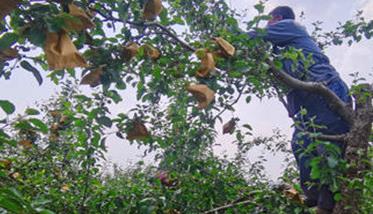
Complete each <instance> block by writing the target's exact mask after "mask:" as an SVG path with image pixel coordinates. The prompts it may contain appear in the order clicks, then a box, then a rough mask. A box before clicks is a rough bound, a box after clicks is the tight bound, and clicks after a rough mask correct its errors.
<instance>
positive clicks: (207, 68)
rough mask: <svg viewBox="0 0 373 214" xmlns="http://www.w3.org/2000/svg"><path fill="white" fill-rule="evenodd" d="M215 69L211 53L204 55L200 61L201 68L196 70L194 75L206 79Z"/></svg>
mask: <svg viewBox="0 0 373 214" xmlns="http://www.w3.org/2000/svg"><path fill="white" fill-rule="evenodd" d="M214 69H215V60H214V55H213V54H212V53H206V54H205V56H204V57H203V58H202V60H201V67H200V68H199V69H198V71H197V73H196V75H197V76H198V77H207V76H208V75H209V74H210V72H211V71H213V70H214Z"/></svg>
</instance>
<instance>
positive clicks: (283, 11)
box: [267, 6, 295, 25]
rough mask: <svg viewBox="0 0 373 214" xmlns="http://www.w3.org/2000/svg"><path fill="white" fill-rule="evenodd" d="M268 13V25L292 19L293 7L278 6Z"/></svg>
mask: <svg viewBox="0 0 373 214" xmlns="http://www.w3.org/2000/svg"><path fill="white" fill-rule="evenodd" d="M269 15H270V16H271V17H272V18H271V19H270V20H268V23H267V24H268V25H272V24H275V23H277V22H279V21H281V20H284V19H292V20H295V14H294V11H293V9H291V7H288V6H279V7H276V8H275V9H273V10H272V11H271V12H270V13H269Z"/></svg>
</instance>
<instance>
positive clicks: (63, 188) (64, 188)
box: [61, 184, 70, 192]
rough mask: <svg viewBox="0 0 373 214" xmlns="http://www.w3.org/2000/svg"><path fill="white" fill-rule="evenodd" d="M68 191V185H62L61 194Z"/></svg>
mask: <svg viewBox="0 0 373 214" xmlns="http://www.w3.org/2000/svg"><path fill="white" fill-rule="evenodd" d="M69 190H70V187H69V185H67V184H64V185H62V187H61V192H67V191H69Z"/></svg>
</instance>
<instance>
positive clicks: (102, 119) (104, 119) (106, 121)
mask: <svg viewBox="0 0 373 214" xmlns="http://www.w3.org/2000/svg"><path fill="white" fill-rule="evenodd" d="M96 121H97V122H98V123H99V124H102V125H104V126H106V127H109V128H110V127H111V126H112V125H113V122H112V121H111V119H110V118H108V117H106V116H102V117H99V118H97V119H96Z"/></svg>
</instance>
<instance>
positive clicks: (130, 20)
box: [0, 0, 373, 214]
mask: <svg viewBox="0 0 373 214" xmlns="http://www.w3.org/2000/svg"><path fill="white" fill-rule="evenodd" d="M70 2H71V1H67V0H63V1H57V0H46V1H20V2H19V5H18V8H14V10H12V12H11V13H10V14H9V16H7V17H6V18H5V19H4V20H2V21H1V23H0V30H1V36H0V53H5V52H4V51H5V50H8V49H9V48H11V49H16V50H17V54H16V55H15V56H14V55H13V56H12V57H11V58H9V57H10V56H9V55H7V58H4V57H3V56H2V55H1V54H0V68H1V73H0V77H3V78H4V79H10V78H11V75H12V73H13V72H14V71H15V69H19V70H21V69H24V70H25V71H28V72H30V73H31V74H32V75H33V76H34V77H35V79H36V81H37V82H38V83H39V84H42V83H43V78H45V76H47V77H48V78H50V79H51V80H52V81H54V83H55V84H57V85H59V86H60V88H61V92H60V93H59V95H58V97H56V98H53V99H51V100H50V101H49V102H47V103H42V104H40V105H39V106H37V107H34V108H29V109H27V110H26V111H25V113H24V114H22V115H18V116H14V115H13V116H12V114H13V113H14V112H15V106H14V105H13V104H12V103H11V102H9V101H7V100H0V108H1V109H2V110H3V111H4V112H5V113H6V115H7V116H6V117H5V118H1V119H2V120H1V124H3V126H2V127H1V129H0V149H1V151H2V153H1V154H0V160H1V162H0V177H1V179H0V207H1V209H0V212H1V213H7V212H9V213H12V212H13V213H52V211H53V212H55V213H170V214H171V213H178V212H181V213H201V212H204V211H208V210H211V209H214V208H216V207H219V206H224V205H227V204H228V205H229V204H235V203H240V202H245V203H242V204H241V205H237V206H233V207H232V208H228V209H227V210H226V212H227V213H289V212H290V213H307V212H312V211H310V210H309V209H308V208H306V207H305V206H304V205H301V204H299V203H298V202H297V201H296V200H290V199H288V198H287V197H285V195H284V194H283V193H282V192H283V189H282V188H280V187H277V186H276V185H272V184H271V183H270V181H269V179H268V178H266V175H265V174H266V173H265V171H264V167H263V162H265V160H264V158H263V159H261V160H258V161H257V162H255V163H251V164H250V163H248V161H247V159H246V158H245V156H246V155H247V152H248V151H249V150H250V149H252V148H253V147H255V146H262V147H264V148H265V149H267V150H269V151H270V152H271V153H276V152H285V153H287V154H288V153H289V151H287V150H286V148H285V147H286V146H285V144H284V141H283V139H282V136H281V134H280V133H275V134H274V136H272V137H267V138H254V137H251V126H250V125H249V124H245V125H243V126H242V127H240V126H239V125H236V124H239V117H238V116H235V117H234V118H233V120H234V121H235V122H236V123H235V130H233V131H231V133H232V134H233V135H234V137H235V141H234V145H235V146H237V148H238V151H237V154H236V157H235V158H233V159H232V160H229V159H226V158H220V157H217V156H216V155H215V154H214V152H213V147H214V145H216V144H217V143H218V142H216V137H217V134H218V133H217V131H216V130H215V125H216V123H217V122H218V121H220V122H223V121H222V120H223V119H222V114H223V113H224V112H226V111H230V112H234V105H235V104H236V103H237V102H238V101H239V100H240V99H241V98H244V99H245V100H246V102H247V103H250V101H251V97H253V96H257V97H259V98H263V97H269V98H273V97H281V96H282V95H283V93H284V92H285V91H286V90H287V88H286V87H285V86H281V87H280V88H277V87H274V84H273V83H274V81H275V80H274V78H273V76H272V75H271V74H270V72H269V65H268V64H267V63H266V59H268V58H271V57H272V56H271V55H270V53H271V45H270V44H267V43H265V42H264V41H262V40H261V39H250V38H249V36H248V35H247V34H246V33H244V32H242V30H241V29H240V27H239V23H238V21H237V17H238V14H236V12H235V11H233V10H231V9H230V8H229V7H228V6H227V4H226V3H225V1H223V0H215V1H200V0H197V1H196V0H184V1H180V0H168V1H163V10H162V11H161V12H160V14H159V17H158V18H157V19H156V20H155V21H146V22H144V20H143V13H142V11H143V8H144V5H145V1H143V0H140V1H109V0H103V1H85V0H81V1H74V2H75V4H76V6H78V7H79V8H82V10H83V11H84V13H85V16H86V18H87V17H88V19H92V21H93V23H94V27H92V26H93V24H92V25H90V26H91V27H90V28H87V29H84V30H76V29H74V28H73V26H74V25H72V23H75V24H84V22H83V21H84V20H83V21H82V19H80V18H81V17H80V18H79V17H76V16H73V15H72V14H71V11H70V13H69V5H68V4H69V3H70ZM0 8H1V7H0ZM255 8H256V9H257V11H258V15H257V16H255V18H254V19H253V20H251V21H250V22H248V23H247V26H246V27H247V29H245V30H251V29H254V28H255V29H256V30H257V31H259V32H260V31H263V30H262V29H260V28H258V29H257V27H258V25H259V23H260V22H261V21H263V20H267V19H268V16H266V15H264V14H263V11H264V4H263V3H259V4H257V5H255ZM79 19H80V20H79ZM358 21H359V22H358V23H354V22H348V23H346V24H345V25H343V26H341V28H339V30H342V33H343V35H345V37H343V38H350V37H351V36H352V38H354V40H356V41H360V40H361V38H360V37H361V35H364V36H365V37H366V38H368V39H369V38H370V37H371V34H372V29H373V26H372V24H371V23H372V22H366V20H364V19H360V20H358ZM176 28H178V29H181V30H178V31H175V30H173V29H176ZM61 32H63V35H64V37H62V36H61V35H60V34H61ZM48 33H56V34H58V36H60V37H59V38H60V40H58V41H54V42H55V44H54V43H53V45H51V44H49V42H50V41H49V40H48V35H50V34H48ZM263 33H264V32H263ZM66 36H67V37H68V38H70V39H72V42H71V41H70V40H69V39H66ZM216 37H221V38H224V39H225V40H226V41H227V42H229V43H230V44H232V46H234V47H235V51H236V54H235V55H234V56H233V57H224V56H219V55H217V54H216V55H217V56H215V57H214V60H215V61H216V69H212V70H211V71H210V73H209V76H208V77H207V78H201V77H198V76H196V72H197V70H198V69H199V68H200V62H199V60H198V57H199V56H196V55H199V54H196V55H194V54H193V52H194V50H197V49H199V50H201V49H202V50H203V49H207V50H208V52H216V51H218V50H219V48H220V47H219V45H217V44H216V42H214V40H213V38H216ZM62 38H64V39H62ZM327 38H331V36H330V35H327ZM343 38H341V39H343ZM62 40H63V41H64V42H61V41H62ZM132 43H137V44H138V45H139V47H138V50H137V48H136V51H135V52H136V54H134V55H133V56H132V55H131V53H132V52H131V51H133V50H134V49H133V48H134V46H132V49H128V47H130V44H132ZM47 45H49V46H53V47H54V46H60V49H58V48H57V49H58V50H59V51H58V50H57V51H56V53H54V52H53V51H52V52H53V53H54V54H56V55H57V57H56V58H53V57H51V56H50V54H51V50H49V51H47V49H48V48H47ZM72 47H75V48H72ZM126 48H127V49H126ZM61 49H64V50H65V49H66V50H67V52H71V53H73V54H72V55H67V56H66V55H63V54H64V51H61ZM75 49H76V50H75ZM124 50H127V52H125V51H124ZM157 51H158V53H160V54H154V53H157ZM128 53H130V54H128ZM151 53H152V54H151ZM58 54H59V55H58ZM77 56H81V57H82V58H83V59H84V60H85V61H86V62H87V63H88V66H87V67H83V68H82V69H76V68H71V67H69V66H67V65H66V69H56V70H52V71H48V66H49V67H53V66H51V65H50V62H51V60H52V61H53V60H59V59H62V58H63V59H67V60H68V62H70V61H73V60H74V59H75V60H76V57H77ZM277 57H278V59H275V60H277V61H276V62H279V60H281V59H290V60H293V61H297V60H299V59H302V60H304V61H305V62H306V63H305V64H307V62H308V61H307V60H308V59H307V56H303V55H302V54H301V53H300V52H299V51H297V50H289V51H288V52H286V53H285V54H283V55H281V56H277ZM79 59H81V58H79ZM64 62H65V61H64ZM65 63H66V64H68V63H67V62H65ZM82 64H84V63H82ZM41 71H42V72H41ZM43 72H44V73H43ZM47 72H48V73H47ZM46 73H47V74H46ZM80 76H84V77H83V79H84V81H80V80H81V79H82V78H81V77H80ZM9 81H11V80H9ZM78 82H81V83H82V84H86V83H88V85H90V86H92V87H94V88H95V89H93V91H92V93H90V94H87V93H82V92H81V90H80V89H79V87H81V86H79V84H78ZM191 83H198V84H204V85H206V86H208V88H209V89H211V90H213V91H214V92H215V100H214V101H213V102H212V103H211V104H210V105H208V106H207V108H205V109H199V108H197V99H195V98H194V97H193V96H192V95H191V94H190V93H189V92H188V91H187V87H188V86H189V85H190V84H191ZM128 91H130V92H131V91H135V92H134V93H136V98H137V101H138V103H137V104H136V106H135V108H133V109H131V110H130V111H129V112H122V113H119V114H118V115H113V114H111V109H110V107H111V105H112V104H118V103H121V102H122V101H124V102H126V101H127V100H126V97H124V96H123V93H124V92H128ZM9 115H10V116H12V117H9ZM136 123H137V124H141V127H142V129H145V130H147V131H143V132H141V133H140V134H139V133H137V134H132V137H130V133H131V132H132V130H134V127H136V125H135V124H136ZM144 133H146V134H144ZM114 134H115V135H116V137H117V138H118V139H119V140H120V141H123V142H124V141H126V139H125V138H126V136H127V139H128V140H130V142H131V143H136V144H137V145H138V146H141V147H143V148H144V149H145V154H148V153H152V154H154V156H155V161H156V164H154V165H149V166H148V165H144V164H143V163H142V162H140V163H138V164H136V165H135V166H133V167H132V168H128V169H120V168H116V169H114V173H112V174H111V175H107V174H105V173H104V172H105V170H107V169H106V168H105V166H104V164H103V163H104V161H105V152H106V147H107V145H106V139H108V137H109V136H111V135H114ZM285 143H286V142H285ZM331 149H333V148H331ZM317 161H319V162H320V161H322V160H315V164H314V165H315V166H316V165H318V164H317V163H316V162H317ZM327 161H328V163H330V164H329V165H330V166H331V168H328V169H319V168H318V167H314V168H313V170H314V175H315V178H322V177H323V178H328V177H330V176H331V175H332V176H335V175H337V174H335V173H336V171H335V170H334V169H336V168H337V163H334V162H333V159H330V160H327ZM338 167H340V166H339V165H338ZM341 167H342V166H341ZM161 170H162V171H164V172H166V174H165V176H166V178H165V179H167V182H166V181H165V180H164V179H163V178H159V175H158V176H157V173H159V171H161ZM316 170H318V171H317V172H316ZM316 175H318V176H316ZM296 177H297V176H296V173H295V172H294V167H293V165H292V164H290V161H289V168H288V169H287V170H286V171H285V173H284V175H283V177H282V180H283V181H284V182H286V183H290V184H291V185H293V184H295V183H297V181H296V179H295V178H296ZM323 180H326V179H323ZM372 180H373V179H372V175H371V173H370V172H368V173H366V179H365V180H364V181H363V182H357V181H356V182H355V183H354V184H356V185H360V186H362V188H363V189H364V190H366V191H364V199H365V200H364V203H365V204H364V206H363V210H367V211H368V210H369V208H370V207H371V206H372V204H371V200H369V199H371V198H372V192H371V191H369V190H368V189H369V186H371V185H372V184H371V183H372V182H373V181H372ZM325 182H329V181H325ZM331 182H334V180H333V181H331ZM294 187H295V188H296V189H297V190H298V191H300V188H299V186H297V185H294ZM293 199H294V198H293ZM247 201H249V202H247ZM268 202H270V203H268Z"/></svg>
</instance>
